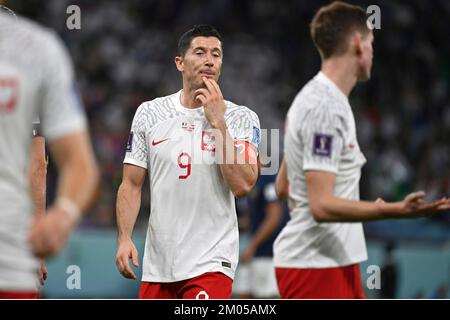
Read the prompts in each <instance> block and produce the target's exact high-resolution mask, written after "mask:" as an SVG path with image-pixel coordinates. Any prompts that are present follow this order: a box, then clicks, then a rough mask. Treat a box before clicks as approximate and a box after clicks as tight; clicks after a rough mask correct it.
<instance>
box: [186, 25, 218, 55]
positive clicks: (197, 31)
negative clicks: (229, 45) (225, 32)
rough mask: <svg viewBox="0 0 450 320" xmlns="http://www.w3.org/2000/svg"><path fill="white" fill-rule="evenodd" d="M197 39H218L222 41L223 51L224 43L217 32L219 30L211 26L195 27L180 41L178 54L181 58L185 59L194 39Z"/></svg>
mask: <svg viewBox="0 0 450 320" xmlns="http://www.w3.org/2000/svg"><path fill="white" fill-rule="evenodd" d="M196 37H216V38H217V39H219V40H220V43H221V44H222V50H223V41H222V37H221V36H220V34H219V32H217V30H216V29H215V28H214V27H212V26H210V25H207V24H200V25H195V26H194V27H193V28H192V29H189V30H188V31H186V32H185V33H184V34H183V35H182V36H181V37H180V39H179V40H178V54H179V55H180V56H181V57H184V55H185V54H186V52H187V51H188V49H189V47H190V46H191V42H192V39H194V38H196Z"/></svg>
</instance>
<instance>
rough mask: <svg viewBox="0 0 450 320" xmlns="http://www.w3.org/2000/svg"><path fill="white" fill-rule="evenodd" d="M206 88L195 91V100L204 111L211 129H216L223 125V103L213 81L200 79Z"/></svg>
mask: <svg viewBox="0 0 450 320" xmlns="http://www.w3.org/2000/svg"><path fill="white" fill-rule="evenodd" d="M202 80H203V82H204V83H205V86H206V88H200V89H197V90H195V99H196V100H198V101H200V102H201V103H202V105H203V107H204V109H205V117H206V119H207V120H208V122H209V123H210V124H211V127H213V128H218V127H219V126H220V125H223V124H224V123H225V117H224V115H225V110H226V106H225V101H224V99H223V95H222V91H221V90H220V88H219V85H218V84H217V82H216V81H214V79H208V78H206V77H203V78H202Z"/></svg>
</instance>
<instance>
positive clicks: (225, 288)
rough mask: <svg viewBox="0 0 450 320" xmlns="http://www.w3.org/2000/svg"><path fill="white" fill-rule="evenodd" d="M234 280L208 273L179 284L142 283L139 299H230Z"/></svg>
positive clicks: (221, 274) (217, 273) (215, 273)
mask: <svg viewBox="0 0 450 320" xmlns="http://www.w3.org/2000/svg"><path fill="white" fill-rule="evenodd" d="M232 287H233V280H231V278H229V277H228V276H226V275H224V274H223V273H220V272H207V273H204V274H202V275H199V276H198V277H195V278H192V279H186V280H182V281H177V282H144V281H143V282H142V284H141V289H140V290H139V299H229V298H231V290H232Z"/></svg>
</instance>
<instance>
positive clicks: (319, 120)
mask: <svg viewBox="0 0 450 320" xmlns="http://www.w3.org/2000/svg"><path fill="white" fill-rule="evenodd" d="M300 128H301V129H300V138H301V140H302V142H303V143H302V146H303V150H302V155H303V170H320V171H328V172H333V173H337V172H338V166H339V161H340V157H341V152H342V147H343V134H342V132H343V130H342V121H341V117H339V116H338V115H337V114H335V113H334V112H332V111H330V110H329V109H328V108H327V107H318V108H316V109H314V110H312V111H311V112H310V113H309V114H308V116H307V117H305V121H304V123H303V124H301V127H300Z"/></svg>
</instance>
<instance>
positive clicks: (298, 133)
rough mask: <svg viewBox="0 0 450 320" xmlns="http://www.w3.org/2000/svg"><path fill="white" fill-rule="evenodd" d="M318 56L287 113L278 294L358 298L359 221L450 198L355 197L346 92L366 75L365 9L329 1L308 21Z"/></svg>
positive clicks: (355, 148)
mask: <svg viewBox="0 0 450 320" xmlns="http://www.w3.org/2000/svg"><path fill="white" fill-rule="evenodd" d="M311 35H312V38H313V40H314V43H315V45H316V47H317V49H318V51H319V53H320V55H321V58H322V67H321V71H320V72H319V73H318V74H317V75H316V76H315V77H314V78H313V79H312V80H311V81H309V82H308V83H307V84H306V85H305V86H304V87H303V89H302V90H301V91H300V93H299V94H298V95H297V97H296V98H295V100H294V102H293V103H292V106H291V108H290V109H289V112H288V114H287V121H286V135H285V161H283V163H282V166H281V168H280V171H279V173H278V177H277V191H278V193H279V194H281V195H283V194H289V201H290V204H291V205H290V207H291V212H290V214H291V219H290V221H289V222H288V223H287V225H286V227H285V228H284V229H283V230H282V231H281V233H280V235H279V236H278V238H277V240H276V241H275V244H274V260H275V267H276V276H277V281H278V286H279V289H280V294H281V297H282V298H364V297H365V295H364V290H363V287H362V283H361V274H360V271H359V263H360V262H362V261H364V260H366V259H367V250H366V245H365V240H364V233H363V228H362V224H361V222H363V221H371V220H379V219H391V218H412V217H422V216H425V215H429V214H432V213H436V212H445V211H447V210H449V209H450V200H449V199H445V198H444V199H441V200H438V201H435V202H432V203H424V202H423V197H424V195H425V194H424V193H423V192H415V193H412V194H410V195H408V196H407V197H406V198H405V199H404V200H403V201H400V202H395V203H386V202H384V201H382V200H378V201H375V202H368V201H359V179H360V175H361V167H362V166H363V165H364V163H365V162H366V159H365V157H364V155H363V154H362V152H361V150H360V148H359V144H358V140H357V137H356V128H355V120H354V117H353V112H352V109H351V107H350V105H349V102H348V96H349V94H350V92H351V91H352V89H353V87H354V86H355V85H356V83H357V82H358V81H366V80H368V79H369V78H370V73H371V67H372V56H373V49H372V42H373V33H372V31H371V30H370V28H369V27H368V25H367V17H366V12H365V11H364V10H363V9H362V8H360V7H357V6H352V5H348V4H346V3H343V2H333V3H332V4H330V5H327V6H325V7H322V8H321V9H320V10H319V11H318V12H317V13H316V15H315V17H314V19H313V21H312V23H311Z"/></svg>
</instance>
